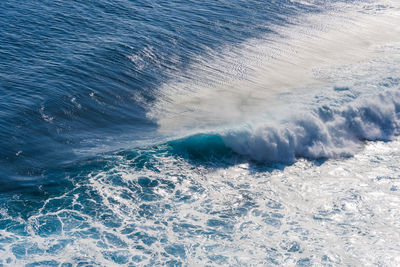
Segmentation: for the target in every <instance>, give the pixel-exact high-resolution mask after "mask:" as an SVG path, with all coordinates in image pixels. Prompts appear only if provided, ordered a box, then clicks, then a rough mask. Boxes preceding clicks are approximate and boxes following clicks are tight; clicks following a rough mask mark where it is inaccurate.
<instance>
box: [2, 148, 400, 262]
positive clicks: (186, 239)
mask: <svg viewBox="0 0 400 267" xmlns="http://www.w3.org/2000/svg"><path fill="white" fill-rule="evenodd" d="M399 152H400V141H399V140H395V141H393V142H391V143H384V142H370V143H368V144H367V145H366V147H365V149H364V150H363V151H362V152H361V153H359V154H357V155H356V156H355V157H352V158H348V159H344V160H330V161H327V162H325V163H323V164H318V163H317V162H314V163H313V162H309V161H307V160H300V161H297V162H296V163H295V164H294V165H291V166H286V167H285V166H280V165H277V166H275V167H262V166H255V165H253V164H252V163H251V162H241V163H239V164H234V165H221V166H219V167H221V168H212V165H210V166H195V165H192V164H190V163H188V162H187V161H185V160H182V159H180V158H175V157H170V156H168V155H167V154H164V153H161V152H158V153H156V154H154V151H142V152H140V153H137V154H133V155H128V154H126V155H119V156H118V155H115V157H113V158H111V157H110V158H108V159H107V160H108V161H109V162H110V163H112V164H115V166H114V167H112V168H109V169H108V170H100V171H96V172H92V173H90V174H89V175H87V176H86V175H85V176H76V177H71V181H72V182H73V184H74V186H73V188H72V187H71V188H67V190H66V191H65V193H64V194H60V195H58V196H54V197H50V198H48V199H47V200H46V201H44V202H43V203H42V208H39V209H37V210H34V214H32V216H30V217H29V218H28V219H26V218H23V217H19V216H16V215H15V213H14V214H13V213H12V212H11V210H5V209H3V210H1V220H0V223H1V225H2V229H1V230H0V233H1V237H2V239H1V240H0V242H2V249H1V250H0V259H1V260H0V263H2V264H4V265H6V266H8V265H9V266H16V265H18V266H19V265H23V264H32V265H35V264H36V265H39V266H59V265H60V264H62V263H63V264H65V265H63V266H71V265H75V264H78V265H79V264H81V265H85V264H86V265H91V264H92V265H102V266H113V265H116V264H122V265H126V266H130V265H180V264H183V265H230V266H233V265H241V266H248V265H300V266H301V265H328V266H343V265H346V266H347V265H350V266H357V265H369V264H371V265H385V266H397V265H398V264H400V258H399V256H398V255H399V252H400V248H399V246H398V240H399V238H400V235H399V233H400V231H399V230H400V223H399V222H400V220H399V219H400V216H399V214H398V213H397V212H395V211H396V210H397V207H398V205H399V204H400V194H399V192H400V191H399V190H400V179H399V177H398V173H399V166H398V162H399V160H400V158H399V155H400V153H399ZM152 155H153V156H152ZM143 158H147V160H146V165H144V166H143V165H142V163H143ZM214 166H215V165H214ZM13 201H14V202H13V203H14V204H17V203H18V198H14V200H13ZM19 201H23V200H22V199H21V200H19ZM25 205H30V204H29V203H28V202H26V203H25ZM4 225H7V227H4ZM21 229H22V232H21ZM370 251H374V253H369V252H370Z"/></svg>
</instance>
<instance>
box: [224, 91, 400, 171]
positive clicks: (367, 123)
mask: <svg viewBox="0 0 400 267" xmlns="http://www.w3.org/2000/svg"><path fill="white" fill-rule="evenodd" d="M399 112H400V93H399V92H393V91H388V92H386V93H382V94H380V95H379V96H378V97H374V98H369V99H363V100H359V101H355V103H353V104H349V105H347V106H345V107H342V108H330V107H328V106H321V107H319V108H317V109H315V110H313V111H312V112H309V113H305V112H300V113H298V114H296V115H291V116H290V118H288V119H286V120H282V121H280V122H276V123H268V124H259V125H257V126H255V127H251V126H249V127H247V129H239V130H234V131H227V132H225V133H223V134H222V135H221V136H222V138H223V140H224V142H225V144H226V145H227V146H228V147H230V148H231V149H232V150H233V151H235V152H236V153H238V154H241V155H245V156H249V157H250V158H252V159H254V160H257V161H262V162H286V163H292V162H294V161H295V160H296V158H298V157H305V158H310V159H320V158H337V157H346V156H351V155H354V154H355V153H356V152H357V151H359V150H360V148H361V147H362V141H364V140H391V139H392V138H393V137H394V136H396V135H398V134H399V129H400V124H399V115H400V114H399Z"/></svg>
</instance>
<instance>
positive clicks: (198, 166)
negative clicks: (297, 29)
mask: <svg viewBox="0 0 400 267" xmlns="http://www.w3.org/2000/svg"><path fill="white" fill-rule="evenodd" d="M311 2H312V3H311ZM311 2H301V1H299V2H298V1H289V0H287V1H286V0H283V1H241V0H234V1H150V0H149V1H147V0H145V1H141V0H140V1H131V0H118V1H108V0H97V1H91V0H90V1H79V0H74V1H47V0H44V1H35V0H28V1H20V0H13V1H9V0H5V1H1V3H0V266H3V265H4V266H22V265H26V266H113V265H115V264H125V265H127V266H134V265H136V264H138V265H149V266H150V265H170V266H176V265H191V266H195V265H205V264H209V265H210V266H212V265H218V264H221V265H241V264H250V265H251V263H250V262H254V264H255V265H258V264H261V265H264V264H267V265H274V264H277V265H282V264H284V263H285V259H286V260H287V259H288V258H287V257H286V258H285V256H284V253H283V252H282V253H281V252H280V251H278V250H279V249H278V250H277V248H274V246H275V243H274V242H275V241H273V242H272V241H271V242H272V243H269V242H268V238H266V239H265V242H264V244H265V247H264V248H263V249H264V252H265V254H264V255H262V254H257V253H259V251H256V252H255V253H254V254H253V256H249V255H252V253H251V252H249V251H248V250H244V252H243V255H242V256H243V257H244V256H245V255H247V256H246V257H248V258H249V259H251V260H250V262H246V260H245V259H244V258H240V257H239V258H240V259H239V258H235V257H236V256H235V255H239V256H240V253H241V252H240V250H241V249H243V247H241V246H239V245H238V247H237V248H236V250H235V248H234V246H231V247H229V248H230V250H229V255H227V254H224V253H223V247H221V244H223V243H224V242H225V243H236V241H235V240H236V237H235V235H236V233H237V232H238V231H239V232H240V230H239V229H238V228H237V227H238V225H237V222H238V218H241V217H242V216H246V215H247V214H253V215H254V216H258V215H257V214H258V213H257V212H264V211H265V210H264V211H261V210H260V209H261V208H260V207H259V205H258V204H257V203H258V200H257V194H258V193H257V194H256V193H255V192H253V191H252V190H251V187H252V185H250V184H251V182H250V184H248V183H247V182H245V183H238V184H235V182H234V181H232V183H231V182H229V179H228V180H227V181H224V182H221V184H219V185H216V187H212V188H213V190H216V192H218V190H219V189H218V188H221V190H222V191H221V192H223V188H222V187H225V186H228V187H229V188H230V190H231V191H229V190H228V191H224V192H226V194H227V196H228V195H230V194H233V193H232V192H233V191H232V190H234V191H235V192H236V193H235V194H236V195H241V198H240V201H239V200H238V201H236V202H235V201H233V200H232V201H230V200H229V199H228V198H229V197H228V198H227V199H219V198H218V197H216V198H213V195H212V194H211V195H208V193H209V192H211V191H212V190H211V189H210V188H208V186H207V182H205V180H207V179H210V180H211V181H212V179H211V178H210V176H208V174H207V173H209V172H213V171H215V170H220V169H229V168H232V167H235V166H238V165H239V164H243V163H246V164H249V166H250V169H251V171H250V174H249V175H250V177H249V178H248V179H249V180H251V179H257V178H256V177H257V173H271V172H275V171H282V170H283V169H284V168H285V167H286V166H290V165H291V164H292V163H294V162H296V160H297V159H298V158H302V157H305V158H309V159H312V160H313V161H315V164H317V165H318V164H322V163H323V162H324V161H325V160H326V159H329V158H338V157H339V158H341V157H348V156H351V155H353V154H354V151H358V150H357V149H358V148H359V146H361V145H360V143H362V142H363V141H365V140H392V138H393V136H396V135H397V132H398V129H399V127H398V125H397V124H396V123H397V114H398V112H399V110H400V108H399V107H400V105H399V99H400V97H399V95H398V92H397V91H396V92H389V93H388V92H383V91H382V90H380V89H379V90H378V91H373V90H375V89H376V88H375V87H376V86H375V84H379V86H380V87H379V88H383V89H385V88H390V89H393V88H395V89H396V88H397V87H396V86H398V84H399V81H400V80H398V77H397V76H396V75H397V74H398V73H396V74H393V73H392V74H391V76H390V77H384V76H385V75H382V77H379V79H375V80H374V82H373V83H370V85H369V86H370V87H371V88H372V87H374V86H375V87H374V88H372V89H371V88H369V89H368V90H370V91H373V92H374V93H382V95H381V100H380V101H381V102H379V103H378V104H377V105H378V109H374V110H378V111H377V112H372V113H371V109H369V107H370V102H368V101H370V100H368V99H367V98H368V97H365V98H366V100H365V99H362V100H360V102H357V104H354V105H353V102H352V101H353V100H354V99H356V98H357V97H358V96H359V95H360V94H359V92H358V91H357V90H359V89H358V88H359V87H361V85H360V83H357V77H358V76H357V75H358V74H354V77H353V76H351V79H352V81H351V82H350V83H349V84H345V85H344V86H342V87H336V88H344V89H342V90H336V91H333V92H334V93H332V95H329V98H326V99H324V95H325V93H323V92H322V93H318V94H316V95H315V94H314V91H313V93H312V94H314V96H313V97H315V99H314V100H312V101H310V110H312V111H311V112H310V114H311V115H310V117H309V118H308V117H306V119H304V118H303V119H300V118H296V119H293V118H290V119H287V120H288V121H289V122H290V123H291V124H290V125H289V126H285V127H286V128H285V129H280V128H279V129H275V128H274V129H272V128H271V129H270V128H265V129H267V130H265V129H264V130H260V131H265V132H268V136H267V137H266V135H259V134H258V133H257V132H255V133H254V132H253V130H252V129H253V128H252V127H250V128H251V130H249V129H247V128H246V129H247V130H245V131H243V130H240V131H237V130H232V131H229V132H228V133H227V132H226V131H224V132H222V133H221V132H218V131H219V130H215V131H212V133H209V132H207V131H198V130H196V131H194V133H193V132H191V133H190V134H188V133H182V132H181V129H180V128H179V127H176V129H175V128H174V127H175V126H171V127H172V128H173V129H172V131H171V130H169V131H166V132H165V131H160V128H161V126H160V124H162V123H160V122H159V121H158V118H157V117H154V116H149V113H151V112H152V111H153V110H154V109H156V108H157V107H158V104H159V103H160V99H162V100H163V101H164V102H165V103H172V104H171V105H172V106H173V107H174V106H178V104H174V103H175V102H174V101H175V100H174V99H175V97H176V99H179V98H180V97H181V94H183V95H185V92H192V91H195V90H196V88H195V87H193V86H191V85H190V84H189V85H188V86H187V87H183V88H184V90H181V91H177V93H176V95H173V94H172V95H173V97H171V94H170V93H168V92H167V93H166V92H165V85H166V84H170V83H173V82H175V81H180V80H181V81H183V82H186V83H187V81H191V80H196V79H197V78H198V77H200V78H198V79H199V80H200V82H199V81H197V82H198V83H200V84H201V83H202V82H201V78H202V77H203V76H204V73H205V71H204V69H206V72H207V71H208V72H210V75H209V77H211V78H210V79H212V77H214V75H217V74H218V73H219V72H222V73H223V70H222V67H221V69H219V68H215V64H213V63H210V64H208V63H207V59H204V58H207V57H206V56H205V55H212V54H213V53H216V54H219V53H221V54H222V53H223V51H224V49H225V50H226V49H227V50H229V49H233V50H234V49H235V47H240V46H241V45H243V44H244V43H247V42H249V40H261V39H263V38H265V36H270V37H268V38H267V39H269V40H270V41H271V40H273V39H274V38H275V39H276V38H283V39H285V38H287V37H286V33H284V32H279V29H285V28H287V29H289V28H290V27H294V26H295V24H296V23H298V21H300V20H301V18H303V17H306V16H311V15H315V16H317V15H318V14H324V12H327V11H330V10H336V9H337V8H338V7H337V6H338V5H339V4H343V5H345V4H346V5H354V6H357V5H359V3H353V2H350V1H340V2H339V1H319V2H314V1H311ZM370 2H371V3H373V2H374V1H370ZM376 2H377V1H376ZM334 5H337V6H334ZM382 9H385V7H384V6H383V7H382ZM366 10H368V9H366ZM328 17H329V16H328ZM318 27H319V26H316V28H318ZM322 28H323V27H322ZM288 40H289V41H288V42H289V43H290V42H291V41H290V39H288ZM271 42H272V41H271ZM271 46H272V45H271ZM233 50H232V51H233ZM229 51H230V50H229ZM393 53H394V52H393ZM396 53H398V52H396ZM396 55H397V54H396ZM316 56H320V55H319V54H318V55H316ZM231 58H233V59H235V58H234V57H231ZM235 60H236V59H235ZM237 60H238V61H240V58H238V59H237ZM210 61H213V60H211V59H210ZM244 64H246V63H244ZM294 64H297V63H294ZM300 64H301V63H300ZM196 66H203V67H204V69H202V72H201V73H202V75H203V76H201V75H198V76H197V75H196V73H195V72H193V70H196V68H197V67H196ZM203 67H202V68H203ZM207 68H209V69H207ZM299 68H300V69H301V68H302V67H301V66H300V67H299ZM382 68H383V67H382ZM287 72H288V73H290V70H289V69H288V71H287ZM271 73H273V70H271ZM218 75H219V74H218ZM270 75H273V74H270ZM215 77H217V76H215ZM250 79H251V78H249V81H248V82H249V84H252V82H254V81H251V80H250ZM287 79H291V77H290V74H288V76H287ZM245 80H246V79H245ZM360 80H362V79H360ZM384 82H386V85H385V84H384ZM204 83H207V81H204ZM371 84H374V85H371ZM324 86H328V87H334V86H335V84H334V83H331V84H329V83H326V84H325V85H323V86H322V87H324ZM363 86H364V85H363ZM349 87H351V88H353V87H354V89H349ZM217 90H218V87H216V88H215V91H217ZM243 90H245V89H243ZM351 90H353V91H351ZM396 90H397V89H396ZM349 91H351V92H349ZM370 91H368V92H370ZM182 92H183V93H182ZM310 94H311V93H310ZM333 94H335V95H333ZM302 97H305V98H307V97H308V95H307V94H302ZM318 97H319V98H318ZM332 99H335V101H337V102H335V101H333V100H332ZM221 101H224V99H221ZM357 101H358V100H357ZM227 102H229V101H227ZM326 102H328V105H326ZM202 103H203V102H202V101H200V102H198V103H197V104H194V105H192V106H193V110H194V111H193V110H192V111H191V114H196V109H197V107H198V106H199V107H200V106H201V105H202ZM343 103H345V104H346V106H345V107H340V105H342V104H343ZM349 103H350V104H349ZM385 105H390V107H393V108H392V109H390V110H389V111H388V110H387V109H384V108H382V109H381V107H383V106H385ZM266 106H267V105H266ZM169 110H170V109H169ZM177 110H178V111H176V114H178V113H179V112H180V111H179V109H177ZM199 110H200V108H199ZM355 110H356V111H355ZM359 111H360V113H359V114H361V115H360V116H358V115H355V113H354V112H356V113H357V112H359ZM161 112H162V113H163V114H164V115H165V114H166V115H165V116H166V117H171V116H170V113H168V111H163V109H161ZM318 112H319V113H318ZM228 113H229V112H228ZM176 114H173V116H175V115H176ZM179 114H180V113H179ZM182 114H185V113H182ZM198 114H200V112H198ZM266 114H267V112H266ZM268 114H269V113H268ZM357 114H358V113H357ZM393 114H394V115H393ZM173 116H172V117H173ZM190 116H191V115H189V118H191V117H190ZM263 116H265V114H264V115H263ZM316 117H317V118H318V120H319V121H321V123H322V125H324V126H321V125H320V124H318V123H319V122H318V123H314V119H315V118H316ZM336 117H338V118H341V121H340V122H336V121H335V122H334V123H332V124H333V126H329V122H331V121H334V118H336ZM307 118H308V119H307ZM338 120H339V119H338ZM359 120H360V121H361V122H362V123H360V124H358V121H359ZM193 121H194V122H195V120H193ZM202 121H203V122H204V121H206V120H202ZM310 121H311V122H312V123H310ZM343 121H344V122H343ZM178 122H179V120H178ZM206 122H207V121H206ZM240 123H243V121H241V122H240ZM285 123H287V121H286V122H285ZM368 123H369V125H373V126H371V127H372V128H373V129H376V131H373V132H372V131H369V130H365V128H363V127H364V126H365V125H366V124H368ZM230 124H232V123H231V122H230ZM292 124H293V125H294V126H293V127H301V128H302V129H303V130H304V132H305V134H302V135H298V134H296V133H293V132H292V128H293V127H292V126H291V125H292ZM210 125H214V124H210ZM283 125H288V124H283ZM325 125H328V126H326V127H327V129H328V130H327V131H329V132H334V131H335V130H334V129H337V128H338V127H340V129H343V131H340V130H338V132H337V133H335V135H330V134H324V131H326V130H325V128H324V127H325ZM212 127H214V126H212ZM184 128H185V129H186V130H187V128H188V127H187V126H186V125H185V127H184ZM293 129H294V128H293ZM296 129H297V128H296ZM343 132H345V133H343ZM253 135H254V136H256V137H254V136H253ZM182 136H189V137H185V138H183V139H182ZM332 136H334V137H332ZM336 136H337V138H336ZM345 139H349V140H351V142H349V143H347V142H344V141H343V140H345ZM238 140H239V141H238ZM241 140H243V141H241ZM288 140H289V141H288ZM318 144H322V146H321V147H322V148H321V147H319V145H318ZM245 147H246V148H245ZM349 147H350V148H349ZM355 147H357V149H356V148H355ZM353 148H354V149H353ZM261 150H262V151H261ZM265 151H267V152H265ZM265 153H267V154H265ZM253 175H254V176H253ZM228 176H229V175H228ZM210 190H211V191H210ZM224 194H225V193H224ZM235 194H233V195H235ZM202 196H206V197H204V198H203V197H202ZM278 202H279V201H278V200H276V201H275V200H271V201H270V202H268V203H270V205H267V206H266V208H267V209H268V210H269V211H268V212H269V213H268V212H267V213H265V214H264V215H262V216H261V215H260V216H261V217H260V218H262V220H263V221H264V222H265V223H266V224H267V225H268V226H269V227H272V229H276V230H277V229H279V227H280V225H281V224H282V222H281V221H282V220H281V219H282V218H283V216H284V215H282V213H279V210H281V208H282V207H281V206H280V204H279V203H278ZM224 203H225V204H224ZM229 203H230V204H229ZM220 205H221V207H220ZM218 207H220V208H218ZM187 210H192V211H196V212H198V213H199V214H207V216H210V217H209V218H208V217H207V219H206V220H205V221H204V222H203V221H201V216H200V217H196V216H197V215H198V214H197V215H193V214H191V213H190V212H188V211H187ZM285 216H286V215H285ZM195 217H196V218H197V219H193V218H195ZM192 219H193V221H191V220H192ZM196 221H197V222H198V224H196V223H194V222H196ZM293 223H294V222H293ZM240 227H245V226H244V224H243V225H242V226H240ZM254 229H255V231H256V230H257V227H255V228H254ZM265 234H266V233H265ZM243 238H244V237H243ZM182 240H184V241H182ZM250 240H253V239H251V238H250ZM253 241H254V242H256V241H255V239H254V240H253ZM257 242H258V241H257ZM257 242H256V243H257ZM282 242H283V243H285V242H286V243H285V244H286V245H282V244H283V243H282V244H281V245H279V246H278V247H279V248H280V249H286V253H292V252H296V253H297V252H298V251H301V249H304V248H303V247H301V248H300V244H299V243H298V242H299V241H290V240H289V241H288V240H286V241H285V240H283V241H282ZM249 244H251V242H250V243H249ZM258 245H260V244H259V243H257V246H258ZM219 250H221V253H217V252H215V251H219ZM305 254H307V253H305ZM339 254H340V253H339ZM291 259H292V258H291ZM294 259H295V260H293V262H291V263H293V264H296V262H297V264H298V265H301V266H307V265H310V264H311V262H314V260H315V258H313V257H309V256H307V255H305V256H304V257H303V256H301V255H300V256H299V257H297V256H296V257H294ZM317 262H318V261H317ZM343 262H345V261H343ZM343 262H340V261H339V263H343ZM62 264H63V265H62Z"/></svg>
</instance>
